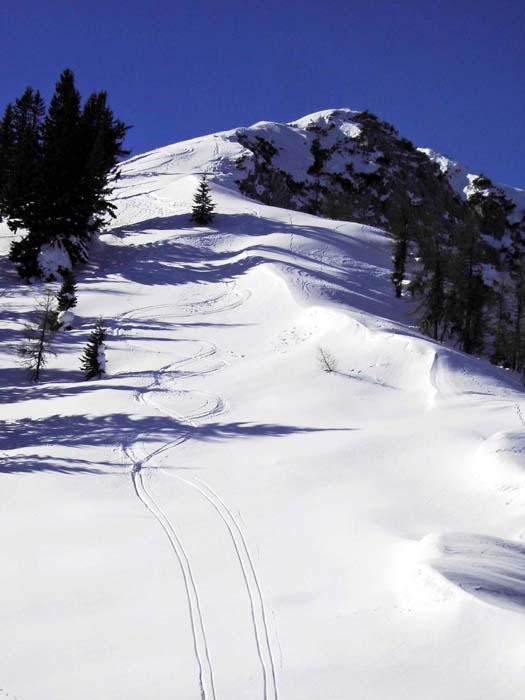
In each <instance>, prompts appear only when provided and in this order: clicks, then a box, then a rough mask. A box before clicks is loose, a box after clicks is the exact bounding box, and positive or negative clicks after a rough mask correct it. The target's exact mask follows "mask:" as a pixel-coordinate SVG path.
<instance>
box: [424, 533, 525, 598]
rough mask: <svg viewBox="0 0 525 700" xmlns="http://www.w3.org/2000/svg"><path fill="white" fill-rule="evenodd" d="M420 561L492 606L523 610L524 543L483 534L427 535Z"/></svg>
mask: <svg viewBox="0 0 525 700" xmlns="http://www.w3.org/2000/svg"><path fill="white" fill-rule="evenodd" d="M419 555H420V561H421V562H423V563H424V564H426V565H427V566H428V567H429V568H430V569H431V570H433V571H435V572H437V573H438V574H439V575H440V576H441V577H443V578H444V579H446V580H447V581H448V582H450V583H451V584H454V586H457V587H459V588H460V589H462V590H464V591H466V592H467V593H470V594H472V595H474V596H476V597H477V598H480V599H482V600H484V601H485V602H487V603H492V604H493V605H500V606H502V607H513V608H516V607H518V608H523V609H525V544H520V543H518V542H513V541H511V540H504V539H500V538H497V537H489V536H486V535H476V534H468V533H449V534H442V535H434V534H432V535H427V536H426V537H424V538H423V539H422V540H421V542H420V544H419Z"/></svg>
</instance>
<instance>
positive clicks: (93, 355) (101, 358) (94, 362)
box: [80, 318, 106, 379]
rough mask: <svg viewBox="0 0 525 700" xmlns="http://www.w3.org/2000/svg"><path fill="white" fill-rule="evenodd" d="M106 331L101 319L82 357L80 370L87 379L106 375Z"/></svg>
mask: <svg viewBox="0 0 525 700" xmlns="http://www.w3.org/2000/svg"><path fill="white" fill-rule="evenodd" d="M105 339H106V329H105V328H104V323H103V321H102V319H101V318H99V319H98V321H97V323H96V325H95V328H94V329H93V331H92V332H91V335H90V338H89V342H88V344H87V345H86V349H85V350H84V354H83V355H82V357H81V362H80V369H81V370H82V371H83V372H84V376H85V377H86V379H94V378H100V377H101V376H102V375H103V374H105V373H106V346H105V344H104V341H105Z"/></svg>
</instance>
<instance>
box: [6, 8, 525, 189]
mask: <svg viewBox="0 0 525 700" xmlns="http://www.w3.org/2000/svg"><path fill="white" fill-rule="evenodd" d="M66 66H68V67H70V68H72V69H73V71H74V72H75V75H76V77H77V83H78V86H79V89H80V91H81V93H82V95H83V96H86V94H87V93H89V92H90V91H93V90H98V89H106V90H107V91H108V93H109V97H110V104H111V105H112V107H113V109H114V111H115V114H116V116H118V117H120V118H121V119H123V120H124V121H126V122H127V123H131V124H133V125H134V128H133V129H132V131H130V132H129V136H128V147H130V148H131V149H132V150H133V153H135V154H136V153H140V152H143V151H145V150H150V149H152V148H156V147H158V146H164V145H167V144H169V143H173V142H175V141H180V140H183V139H187V138H192V137H193V136H198V135H201V134H205V133H212V132H214V131H220V130H223V129H230V128H234V127H237V126H246V125H249V124H253V123H254V122H257V121H261V120H268V121H291V120H293V119H296V118H298V117H300V116H303V115H305V114H308V113H310V112H314V111H318V110H320V109H327V108H332V107H351V108H352V109H365V108H367V109H369V110H371V111H372V112H374V113H375V114H377V115H378V116H379V117H381V118H382V119H386V120H387V121H389V122H391V123H393V124H394V126H396V128H398V129H399V131H400V132H401V134H402V135H404V136H406V137H408V138H410V139H411V140H412V141H414V143H415V144H416V145H420V146H429V147H431V148H434V149H435V150H437V151H439V152H441V153H445V154H447V155H450V156H453V157H455V158H456V159H458V160H460V161H461V162H463V163H465V164H467V165H470V166H471V167H472V169H473V170H474V171H482V172H485V173H486V174H487V175H488V176H489V177H492V178H493V179H495V180H499V181H502V182H506V183H509V184H514V185H517V186H521V187H525V128H524V124H525V120H524V114H525V1H524V0H498V1H497V2H496V1H494V0H491V1H488V0H475V1H474V0H472V1H471V0H456V1H455V2H454V1H453V0H442V1H440V0H397V2H394V1H392V0H390V1H387V0H359V1H358V2H356V1H355V0H324V1H321V0H319V1H318V2H312V1H311V0H281V1H278V0H266V1H265V2H262V1H259V0H246V1H245V2H241V1H239V0H221V1H217V2H212V1H211V0H200V1H199V0H194V1H189V0H171V1H169V2H168V1H166V0H143V1H142V2H138V1H137V0H118V1H117V0H84V1H82V0H80V1H78V2H76V1H75V0H67V1H65V0H1V3H0V97H1V109H2V110H3V108H4V105H5V104H6V103H7V102H8V101H11V100H13V99H14V98H15V97H17V96H19V94H20V93H21V92H22V91H23V89H24V88H25V86H26V85H28V84H29V85H32V86H33V87H35V88H40V90H41V91H42V93H43V94H44V95H45V96H46V97H47V98H48V97H49V96H50V94H51V93H52V90H53V86H54V83H55V82H56V79H57V77H58V75H59V73H60V71H61V70H62V69H63V68H65V67H66Z"/></svg>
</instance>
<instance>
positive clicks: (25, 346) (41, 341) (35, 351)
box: [18, 291, 57, 382]
mask: <svg viewBox="0 0 525 700" xmlns="http://www.w3.org/2000/svg"><path fill="white" fill-rule="evenodd" d="M56 324H57V312H56V309H55V308H54V299H53V295H52V293H51V291H48V292H47V293H46V296H45V297H44V298H43V299H42V300H41V301H39V302H38V304H37V307H36V312H35V320H34V322H33V323H27V324H26V325H25V326H24V330H23V336H24V339H23V341H22V344H21V345H20V346H19V348H18V355H19V356H20V359H21V362H22V364H23V365H24V366H25V367H26V368H27V370H28V371H29V375H30V377H31V380H32V381H34V382H38V381H40V374H41V372H42V370H43V368H44V367H45V366H46V363H47V357H48V355H49V354H50V353H52V354H54V353H53V350H52V348H51V343H52V340H53V336H54V333H55V331H56Z"/></svg>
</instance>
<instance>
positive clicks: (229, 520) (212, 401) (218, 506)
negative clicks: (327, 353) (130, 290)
mask: <svg viewBox="0 0 525 700" xmlns="http://www.w3.org/2000/svg"><path fill="white" fill-rule="evenodd" d="M232 291H233V292H236V290H235V289H233V290H232V289H229V290H228V291H227V292H226V293H225V294H220V295H218V296H217V297H213V298H211V299H204V300H201V301H199V302H196V303H195V302H194V303H191V302H190V303H188V304H184V305H183V309H184V310H183V311H182V313H179V310H178V309H177V308H176V307H175V308H174V306H173V305H169V304H162V305H156V306H148V307H141V308H140V309H136V310H134V311H130V312H127V313H125V314H122V316H121V317H120V319H121V320H122V321H123V320H124V319H130V320H131V319H137V320H139V319H141V318H142V319H143V318H147V317H150V318H151V316H152V315H153V316H154V317H155V318H156V319H158V318H161V317H163V318H178V317H184V316H185V315H188V316H189V315H194V314H195V313H199V311H200V313H202V314H203V315H206V314H208V313H218V312H220V311H226V310H229V309H232V308H235V307H236V306H239V305H240V304H242V303H243V302H244V301H245V299H246V297H245V296H244V297H243V296H241V295H240V294H238V293H237V298H236V299H235V300H234V301H233V302H230V303H229V304H227V305H219V308H213V306H214V305H215V304H217V303H218V302H219V301H221V300H223V299H225V298H226V297H227V296H228V295H229V294H230V293H231V292H232ZM210 304H211V305H212V308H211V309H210ZM186 309H187V310H188V313H186ZM201 309H202V310H201ZM159 312H160V313H159ZM118 334H119V331H118V329H117V335H118ZM187 340H190V339H187ZM191 342H196V343H200V344H201V349H200V350H199V351H198V352H196V353H195V354H193V355H190V356H188V357H186V358H183V359H180V360H177V361H175V362H173V363H170V364H168V365H165V366H164V367H161V368H160V369H157V370H154V371H153V373H152V381H151V384H150V385H149V386H148V387H147V388H145V389H139V390H138V391H137V392H136V394H135V398H136V399H137V400H138V401H141V402H143V403H147V404H149V405H151V406H152V407H154V408H155V410H157V411H159V412H160V413H164V414H166V415H169V416H171V417H172V418H174V419H175V420H177V421H178V422H179V424H180V425H181V426H183V425H184V424H186V425H187V426H188V431H187V433H182V434H181V435H179V436H178V437H177V438H176V439H175V440H171V441H169V442H167V443H165V444H163V445H162V446H160V447H159V448H157V449H155V450H153V451H152V452H150V453H149V454H147V455H145V456H144V458H143V459H136V457H135V455H134V452H133V450H132V448H131V447H130V446H126V447H125V448H124V452H125V454H126V455H127V457H128V459H129V461H130V462H131V464H132V471H131V476H132V481H133V487H134V490H135V493H136V495H137V497H138V499H139V500H140V501H141V502H142V503H143V505H144V506H145V507H146V508H147V509H148V510H149V511H150V512H151V514H152V515H153V516H154V517H155V518H156V519H157V520H158V522H159V524H160V525H161V527H162V529H163V530H164V532H165V534H166V536H167V537H168V539H169V541H170V545H171V548H172V550H173V552H174V553H175V555H176V557H177V559H178V562H179V565H180V568H181V572H182V576H183V582H184V586H185V590H186V596H187V601H188V610H189V616H190V624H191V630H192V638H193V647H194V652H195V656H196V660H197V665H198V672H199V688H200V694H201V700H217V695H216V690H215V680H214V674H213V668H212V662H211V657H210V652H209V647H208V639H207V636H206V629H205V626H204V620H203V615H202V608H201V603H200V597H199V593H198V589H197V585H196V582H195V577H194V574H193V571H192V567H191V564H190V560H189V557H188V554H187V552H186V550H185V548H184V546H183V543H182V541H181V538H180V536H179V535H178V534H177V531H176V528H175V527H174V525H173V523H172V522H171V521H170V519H169V518H168V516H167V515H166V513H165V512H164V511H163V510H162V508H161V507H160V505H159V504H158V503H157V502H156V500H155V499H154V497H153V495H152V493H151V492H150V491H149V490H148V488H147V486H146V483H145V480H144V472H143V469H144V468H147V465H148V463H149V462H151V461H152V460H153V459H154V458H156V457H158V456H160V455H161V454H162V453H165V452H168V451H169V450H172V449H174V448H175V447H177V446H178V445H180V444H181V443H182V442H185V441H186V440H188V439H190V438H191V433H192V429H193V428H197V427H198V425H197V423H196V422H195V421H196V420H198V419H203V418H206V417H209V416H211V415H218V414H219V413H222V412H224V411H225V410H227V406H226V402H225V401H224V400H223V399H222V397H220V396H212V395H210V394H205V393H204V392H195V391H192V390H180V389H179V390H177V392H176V393H179V394H188V395H191V394H193V395H195V394H196V393H198V394H200V395H202V396H203V398H204V399H205V401H204V405H203V407H202V408H201V409H200V410H199V411H198V412H197V413H193V414H192V415H191V416H182V415H180V414H177V413H175V412H174V411H172V410H170V409H167V408H164V407H163V406H159V405H158V404H157V402H155V400H154V399H153V398H150V395H151V394H154V393H156V392H161V393H162V392H170V393H171V391H170V389H169V387H166V380H167V379H168V380H169V381H173V380H174V379H175V378H177V377H180V374H179V373H178V368H179V367H181V366H183V365H185V364H188V363H190V362H192V361H196V360H200V359H204V358H207V357H211V356H213V355H215V354H216V353H217V347H216V346H215V345H213V344H212V343H207V342H203V341H200V340H191ZM223 366H224V363H221V364H219V365H216V366H214V367H212V368H211V369H208V370H203V371H196V372H194V373H191V372H185V373H184V374H183V376H184V377H188V376H199V375H202V374H206V373H208V372H212V371H216V370H217V369H220V368H221V367H223ZM162 471H163V473H165V474H167V475H168V476H170V477H173V478H175V479H177V480H178V481H179V482H181V483H184V484H186V485H187V486H188V487H190V488H192V489H193V490H195V491H197V492H198V493H199V494H200V495H201V497H202V498H204V499H205V500H206V501H207V502H208V503H209V504H210V505H211V506H212V508H213V509H214V511H215V512H216V513H217V515H218V516H219V518H220V519H221V521H222V522H223V524H224V526H225V528H226V529H227V531H228V534H229V537H230V539H231V541H232V544H233V547H234V550H235V553H236V557H237V560H238V563H239V567H240V569H241V573H242V580H243V582H244V586H245V588H246V592H247V596H248V599H249V604H250V612H251V619H252V625H253V630H254V637H255V645H256V649H257V657H258V660H259V664H260V667H261V674H262V681H263V695H262V697H263V700H279V694H278V687H277V678H276V670H275V662H274V658H273V652H272V645H271V642H270V633H269V628H268V620H267V615H266V611H265V604H264V597H263V593H262V588H261V585H260V582H259V578H258V575H257V572H256V568H255V565H254V562H253V558H252V556H251V554H250V550H249V547H248V544H247V540H246V536H245V535H244V533H243V530H242V528H241V526H240V525H239V522H238V520H237V519H236V518H235V516H234V515H233V513H232V511H231V510H230V508H229V507H228V506H227V505H226V503H225V502H224V501H223V500H222V498H221V497H220V496H219V495H218V494H217V493H216V492H215V491H214V490H213V489H212V488H211V487H210V486H209V485H208V484H206V483H205V482H204V481H202V480H201V479H198V478H195V479H194V480H190V479H186V478H183V477H181V476H179V475H178V474H176V473H175V471H173V470H169V471H168V470H162Z"/></svg>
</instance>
